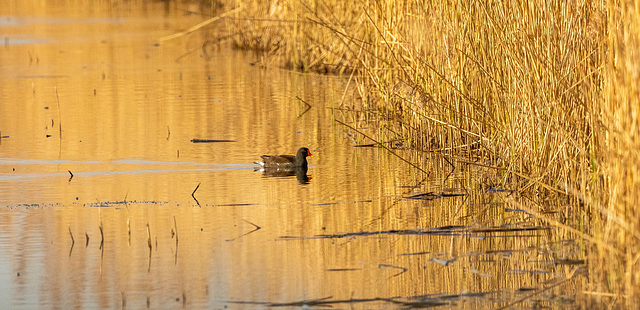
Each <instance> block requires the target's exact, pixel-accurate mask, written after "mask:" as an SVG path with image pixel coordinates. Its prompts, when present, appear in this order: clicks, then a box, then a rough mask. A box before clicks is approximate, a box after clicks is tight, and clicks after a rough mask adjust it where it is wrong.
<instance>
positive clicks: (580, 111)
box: [205, 0, 640, 306]
mask: <svg viewBox="0 0 640 310" xmlns="http://www.w3.org/2000/svg"><path fill="white" fill-rule="evenodd" d="M215 8H216V9H217V10H219V12H218V14H220V13H224V12H228V11H231V10H235V11H234V12H233V14H231V15H232V16H228V18H226V19H224V20H223V21H222V22H223V23H224V25H225V27H224V33H223V34H222V35H220V34H217V35H216V36H212V39H211V41H210V42H207V43H206V44H205V47H206V46H207V44H210V43H212V42H213V43H217V42H219V41H221V40H230V41H231V42H232V45H233V46H234V47H236V48H239V49H247V50H252V51H255V52H256V53H258V55H260V57H261V58H260V59H261V63H262V64H263V65H267V66H284V67H286V68H290V69H294V70H301V71H313V72H322V73H332V74H340V75H342V76H343V77H344V79H345V81H346V82H347V85H348V87H347V91H346V92H345V94H346V95H345V99H344V100H343V102H341V104H340V105H339V106H338V108H339V109H350V110H354V111H357V112H359V113H360V116H362V115H365V116H367V117H366V119H367V120H368V121H371V122H374V123H375V124H376V125H377V126H376V127H375V128H376V130H370V131H371V132H369V133H368V134H369V135H372V136H375V139H376V140H377V141H387V142H391V141H394V143H393V146H394V147H402V148H412V149H416V150H421V151H428V152H440V153H443V154H445V155H447V156H451V157H452V158H453V157H455V158H458V159H459V162H465V161H466V162H467V163H471V164H474V165H479V166H483V167H486V168H487V169H488V170H492V171H495V172H497V176H498V180H499V182H500V185H501V186H503V187H505V188H510V189H513V190H517V191H518V192H519V193H520V194H522V195H524V196H526V197H527V198H528V199H529V200H530V201H532V202H533V205H534V206H538V207H539V208H540V209H544V208H546V207H547V206H548V205H549V204H548V201H555V202H556V207H557V208H559V209H560V210H558V211H560V213H562V214H564V215H566V216H569V219H568V220H567V221H564V224H561V223H560V221H558V220H557V218H553V217H550V216H547V215H539V216H540V217H543V218H546V219H547V220H549V222H551V223H557V224H558V227H559V228H560V229H561V230H562V229H568V230H571V231H572V232H571V233H574V234H576V235H577V236H578V237H583V238H584V239H586V240H589V241H590V242H589V246H588V247H587V251H588V254H587V255H586V258H587V261H588V263H587V266H588V269H589V277H588V278H587V279H586V280H585V281H586V283H584V286H583V287H582V290H583V292H585V293H586V294H585V295H586V296H591V297H590V298H591V299H589V298H587V302H591V301H593V302H597V303H610V304H612V305H624V306H631V305H635V304H637V302H638V301H639V298H638V296H639V294H640V274H639V273H638V272H637V271H636V270H638V269H639V268H638V258H640V242H639V241H640V231H639V228H640V216H639V215H638V214H640V213H639V212H637V211H636V210H635V209H636V207H637V206H638V202H639V201H640V199H639V198H640V194H639V193H640V181H639V178H640V176H639V167H640V139H639V135H638V133H639V132H640V121H639V119H638V118H639V115H640V102H639V99H638V98H640V90H639V85H640V18H638V17H639V12H640V7H638V3H637V1H636V2H634V1H627V0H621V1H619V2H614V1H609V2H590V1H587V2H575V1H570V2H559V1H529V2H524V1H501V0H495V1H456V0H452V1H426V2H425V3H420V2H415V1H356V2H347V1H332V0H327V1H321V0H303V1H297V0H296V1H294V0H280V1H269V2H263V1H252V0H246V1H231V2H229V3H226V4H220V3H217V4H216V6H215ZM557 202H560V203H557ZM540 214H542V213H540ZM547 217H548V218H547Z"/></svg>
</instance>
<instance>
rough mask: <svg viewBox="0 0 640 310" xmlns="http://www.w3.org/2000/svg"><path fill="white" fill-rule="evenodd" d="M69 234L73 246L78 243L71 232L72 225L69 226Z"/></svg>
mask: <svg viewBox="0 0 640 310" xmlns="http://www.w3.org/2000/svg"><path fill="white" fill-rule="evenodd" d="M69 235H71V246H73V245H74V244H76V240H75V239H73V233H72V232H71V226H69Z"/></svg>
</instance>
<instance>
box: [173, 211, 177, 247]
mask: <svg viewBox="0 0 640 310" xmlns="http://www.w3.org/2000/svg"><path fill="white" fill-rule="evenodd" d="M173 227H175V229H176V243H178V224H177V223H176V216H175V215H174V216H173Z"/></svg>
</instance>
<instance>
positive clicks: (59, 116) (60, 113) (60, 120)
mask: <svg viewBox="0 0 640 310" xmlns="http://www.w3.org/2000/svg"><path fill="white" fill-rule="evenodd" d="M55 88H56V100H57V101H58V130H59V131H60V139H62V112H60V97H59V96H58V86H56V87H55Z"/></svg>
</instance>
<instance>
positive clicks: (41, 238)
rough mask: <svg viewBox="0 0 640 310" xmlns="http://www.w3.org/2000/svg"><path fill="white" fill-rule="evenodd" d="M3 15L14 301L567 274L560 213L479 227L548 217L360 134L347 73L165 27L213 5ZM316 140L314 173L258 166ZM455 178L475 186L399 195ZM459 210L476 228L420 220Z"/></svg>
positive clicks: (227, 300) (441, 219)
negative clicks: (263, 63)
mask: <svg viewBox="0 0 640 310" xmlns="http://www.w3.org/2000/svg"><path fill="white" fill-rule="evenodd" d="M0 15H2V17H0V29H1V31H2V33H3V36H4V40H5V41H4V42H5V44H4V46H3V47H0V49H1V50H2V52H0V63H1V64H2V66H1V67H0V95H1V96H2V102H1V103H0V136H2V139H1V140H0V308H2V309H8V308H12V309H21V308H25V309H26V308H34V307H43V308H51V307H60V308H71V307H81V308H117V307H130V308H134V309H136V308H145V307H149V308H153V309H155V308H180V307H186V308H207V309H220V308H227V307H228V308H247V307H255V308H262V307H265V306H266V305H267V304H269V303H272V304H276V305H278V304H286V303H290V302H299V301H305V300H306V301H307V304H309V302H308V301H309V300H317V299H322V298H327V299H326V300H325V301H334V302H337V301H340V300H351V302H350V303H335V304H332V305H334V306H337V307H356V308H380V307H385V308H387V307H391V308H395V307H398V308H402V307H406V306H407V304H398V303H394V302H395V301H397V300H403V301H411V300H425V298H427V299H428V298H433V299H434V300H435V301H437V302H442V303H444V304H445V305H453V306H456V307H462V306H464V305H478V304H480V305H484V306H487V305H496V304H495V302H503V303H502V304H504V302H506V301H509V300H512V299H517V298H519V297H520V296H522V295H519V294H525V293H521V292H518V291H515V293H514V290H515V289H518V288H523V287H524V288H530V287H534V288H535V287H538V286H540V285H541V283H543V282H544V281H552V280H555V279H557V278H558V274H557V270H556V269H555V265H553V261H554V260H553V255H555V254H552V253H556V252H552V251H555V250H557V249H558V248H561V249H564V250H563V251H569V250H567V249H566V246H565V245H558V244H556V243H555V241H554V240H555V239H553V238H552V236H551V233H550V232H549V231H548V230H545V229H542V230H533V231H524V232H523V231H520V232H519V231H513V232H506V233H480V232H470V231H469V230H468V229H469V228H473V227H477V228H483V227H492V226H499V225H501V224H505V223H509V224H514V225H519V224H524V225H532V226H534V227H539V226H537V224H539V223H535V222H533V221H531V222H530V221H529V216H528V215H527V214H526V213H523V212H505V204H504V200H503V198H504V193H500V192H495V193H494V192H490V193H488V194H482V195H470V194H469V191H473V190H477V189H478V188H481V187H482V186H483V185H482V184H479V183H473V182H477V180H476V181H473V180H472V179H473V177H472V176H473V175H474V174H475V173H477V171H476V170H473V168H470V167H465V166H462V165H461V166H459V167H458V168H457V171H456V173H455V174H454V175H448V173H449V172H450V169H451V168H450V167H449V166H448V164H446V162H445V161H443V160H442V159H441V158H440V157H438V156H437V155H434V154H421V153H414V152H411V151H398V153H399V154H400V155H402V156H404V157H407V158H409V159H410V160H412V161H413V162H417V163H420V164H421V165H423V167H424V168H425V169H428V170H429V171H430V172H431V174H430V175H429V176H428V177H426V176H424V175H423V174H422V173H420V172H418V171H416V169H413V168H412V167H410V166H408V165H407V164H406V163H404V162H403V161H401V160H399V159H398V158H396V157H394V156H392V155H391V154H390V153H389V152H387V151H385V150H383V149H378V148H354V147H353V146H354V143H355V141H358V142H361V141H364V142H367V143H370V141H366V139H363V138H362V137H358V135H357V134H356V133H355V132H353V131H352V130H350V129H349V128H346V127H345V126H342V125H340V124H339V123H336V122H333V119H334V118H338V119H341V120H343V121H348V120H353V117H354V116H353V115H351V114H349V113H347V112H341V111H336V110H334V109H332V108H333V107H336V106H338V105H339V104H340V102H341V100H342V96H343V95H342V92H343V87H344V84H343V82H342V81H341V80H340V78H339V77H335V76H317V75H308V74H299V73H295V72H290V71H285V70H280V69H277V68H266V69H265V68H260V67H256V66H253V65H252V63H253V62H255V60H256V59H255V56H254V55H252V54H246V53H241V52H238V51H231V50H225V49H224V48H222V49H221V50H220V51H218V52H216V53H215V54H211V55H209V56H212V57H204V56H203V55H202V51H201V50H200V49H199V48H198V44H201V43H202V42H204V41H205V40H206V36H205V34H204V33H203V32H195V33H193V34H191V35H188V36H185V37H181V38H178V39H174V40H171V41H167V42H163V43H162V44H158V39H159V38H161V37H163V36H166V35H169V34H172V33H175V32H177V31H179V30H181V29H186V28H188V27H190V26H192V25H195V24H197V23H199V22H201V21H202V20H203V17H200V16H197V15H186V14H184V11H183V10H181V8H180V7H179V6H176V7H169V8H167V7H166V6H164V5H163V4H159V3H146V4H145V5H143V6H136V5H130V4H127V2H124V3H121V4H118V5H109V4H104V3H101V4H94V3H91V4H87V5H86V6H83V5H76V6H71V5H57V6H56V7H55V9H52V8H51V7H50V6H48V5H47V4H46V2H45V3H44V4H43V3H41V2H37V1H36V3H34V4H32V6H29V5H27V4H15V5H13V6H9V7H8V8H6V7H5V8H2V9H0ZM302 100H304V101H305V102H307V103H309V104H310V106H311V107H310V108H308V107H307V105H306V104H305V103H304V102H303V101H302ZM354 124H355V123H354ZM354 137H355V138H354ZM192 139H220V140H232V141H234V142H221V143H192V142H191V140H192ZM302 146H307V147H309V148H310V149H311V152H312V153H313V154H314V156H313V157H311V158H309V162H310V168H309V171H308V174H309V176H310V177H311V180H310V182H309V183H307V184H301V183H300V182H298V180H297V179H296V177H295V176H292V177H268V176H266V175H263V174H262V173H261V172H259V171H254V167H255V166H256V165H255V164H253V162H254V161H256V160H259V159H260V155H263V154H282V153H286V154H295V152H296V150H297V149H298V148H299V147H302ZM443 190H448V191H450V192H453V193H462V194H465V196H455V197H446V198H441V199H435V200H430V201H422V200H410V199H406V198H405V197H407V196H409V195H412V194H419V193H424V192H427V191H435V192H441V191H443ZM483 193H484V192H483ZM447 225H462V226H465V227H467V230H465V231H462V232H454V233H449V232H447V233H442V234H440V233H439V234H423V233H415V232H413V233H412V231H410V230H419V229H431V228H434V227H442V226H447ZM445 231H446V229H445ZM364 232H374V233H373V234H363V235H359V234H360V233H364ZM345 234H347V235H345ZM349 234H351V235H349ZM318 235H324V236H326V235H333V236H332V237H331V238H324V237H315V236H318ZM507 237H508V238H507ZM541 244H543V245H544V246H543V247H540V245H541ZM560 256H564V255H560ZM522 292H528V291H522ZM468 293H482V295H479V296H474V295H466V294H468ZM447 294H453V295H456V296H454V297H447V298H442V296H443V295H447ZM505 295H509V296H505ZM397 298H399V299H397ZM541 298H542V297H541ZM376 299H383V300H376ZM549 299H551V300H552V302H556V303H558V301H557V300H556V301H553V300H554V299H553V297H549V298H546V300H549ZM556 299H557V298H556ZM354 300H355V301H354ZM301 305H302V304H292V305H289V307H293V308H297V307H299V306H301Z"/></svg>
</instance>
